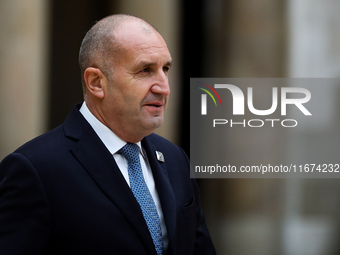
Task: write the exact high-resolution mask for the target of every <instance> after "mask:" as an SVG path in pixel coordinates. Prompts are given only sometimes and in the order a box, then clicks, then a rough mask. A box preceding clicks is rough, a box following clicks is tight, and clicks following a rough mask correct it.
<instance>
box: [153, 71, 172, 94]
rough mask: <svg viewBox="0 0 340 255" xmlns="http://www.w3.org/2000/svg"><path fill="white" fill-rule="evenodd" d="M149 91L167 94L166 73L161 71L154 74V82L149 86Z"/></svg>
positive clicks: (168, 88)
mask: <svg viewBox="0 0 340 255" xmlns="http://www.w3.org/2000/svg"><path fill="white" fill-rule="evenodd" d="M151 91H152V92H153V93H156V94H162V95H164V96H167V95H169V94H170V86H169V79H168V76H167V74H166V73H164V72H163V71H162V72H160V73H158V74H156V75H155V80H154V84H153V85H152V87H151Z"/></svg>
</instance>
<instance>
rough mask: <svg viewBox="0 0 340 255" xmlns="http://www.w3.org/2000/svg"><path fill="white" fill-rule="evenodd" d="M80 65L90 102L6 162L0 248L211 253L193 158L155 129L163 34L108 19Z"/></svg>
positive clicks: (165, 87)
mask: <svg viewBox="0 0 340 255" xmlns="http://www.w3.org/2000/svg"><path fill="white" fill-rule="evenodd" d="M79 63H80V68H81V73H82V84H83V90H84V99H85V102H84V103H83V104H79V105H76V106H75V107H74V108H73V110H72V111H71V113H70V115H69V116H68V118H67V119H66V121H65V122H64V124H63V125H61V126H59V127H57V128H56V129H54V130H52V131H50V132H48V133H46V134H44V135H42V136H40V137H37V138H35V139H34V140H32V141H30V142H28V143H27V144H25V145H23V146H22V147H20V148H19V149H18V150H16V151H15V152H13V153H12V154H10V155H9V156H7V157H6V158H5V159H4V160H3V161H2V162H1V164H0V254H2V255H7V254H16V255H19V254H25V255H27V254H32V255H33V254H34V255H38V254H49V255H50V254H63V255H66V254H72V255H74V254H81V255H85V254H96V255H97V254H98V255H105V254H110V255H112V254H129V255H132V254H138V255H143V254H145V255H146V254H174V255H175V254H176V255H179V254H183V255H189V254H205V255H209V254H215V249H214V247H213V244H212V241H211V238H210V235H209V232H208V229H207V227H206V223H205V220H204V215H203V212H202V210H201V207H200V202H199V192H198V187H197V184H196V181H195V180H194V179H190V163H189V160H188V158H187V156H186V155H185V153H184V152H183V150H182V149H181V148H179V147H178V146H176V145H174V144H172V143H170V142H169V141H167V140H166V139H164V138H162V137H160V136H158V135H156V134H153V131H154V130H155V129H156V128H157V127H159V126H160V125H161V124H162V123H163V115H164V111H165V108H166V106H167V102H168V96H169V93H170V90H169V84H168V71H169V69H170V66H171V56H170V53H169V51H168V48H167V45H166V43H165V42H164V40H163V38H162V37H161V36H160V34H159V33H158V32H157V31H156V30H155V29H154V28H153V27H152V26H151V25H149V24H148V23H146V22H145V21H143V20H141V19H138V18H136V17H132V16H127V15H113V16H109V17H107V18H104V19H103V20H101V21H99V22H98V23H96V24H95V25H94V26H93V27H92V28H91V29H90V31H89V32H88V33H87V34H86V36H85V38H84V40H83V42H82V46H81V49H80V55H79ZM126 148H127V149H126Z"/></svg>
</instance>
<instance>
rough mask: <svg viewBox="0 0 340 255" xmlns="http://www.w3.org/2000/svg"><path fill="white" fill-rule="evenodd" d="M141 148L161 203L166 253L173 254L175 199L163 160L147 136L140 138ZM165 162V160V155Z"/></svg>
mask: <svg viewBox="0 0 340 255" xmlns="http://www.w3.org/2000/svg"><path fill="white" fill-rule="evenodd" d="M142 145H143V148H144V149H145V151H146V154H147V157H148V160H149V163H150V166H151V169H152V173H153V177H154V180H155V184H156V189H157V192H158V195H159V199H160V201H161V205H162V211H163V215H164V220H165V224H166V228H167V232H168V237H169V246H168V254H174V250H175V237H176V234H175V233H176V224H175V223H176V200H175V195H174V193H173V191H172V187H171V184H170V181H169V177H168V170H167V168H166V164H165V163H164V162H161V161H158V160H157V156H156V151H160V152H162V151H161V150H159V149H157V147H156V145H155V144H153V143H152V142H151V141H150V140H149V139H148V137H146V138H144V139H143V140H142ZM164 156H165V162H166V160H167V158H166V155H164Z"/></svg>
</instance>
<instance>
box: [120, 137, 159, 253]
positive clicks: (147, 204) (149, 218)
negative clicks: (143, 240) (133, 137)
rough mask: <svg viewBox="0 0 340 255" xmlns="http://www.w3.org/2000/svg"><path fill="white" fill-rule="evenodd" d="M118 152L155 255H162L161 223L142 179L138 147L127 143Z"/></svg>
mask: <svg viewBox="0 0 340 255" xmlns="http://www.w3.org/2000/svg"><path fill="white" fill-rule="evenodd" d="M119 152H120V153H121V154H123V156H124V157H125V158H126V159H127V161H128V173H129V178H130V186H131V190H132V192H133V194H134V196H135V197H136V199H137V201H138V203H139V206H140V208H141V209H142V213H143V216H144V219H145V221H146V224H147V226H148V228H149V231H150V234H151V237H152V240H153V243H154V245H155V248H156V251H157V254H158V255H160V254H163V238H162V229H161V221H160V219H159V216H158V213H157V209H156V205H155V202H154V201H153V199H152V196H151V193H150V191H149V189H148V186H147V185H146V183H145V180H144V177H143V172H142V167H141V164H140V161H139V151H138V146H137V144H134V143H127V144H126V145H125V146H124V147H123V148H121V149H120V151H119Z"/></svg>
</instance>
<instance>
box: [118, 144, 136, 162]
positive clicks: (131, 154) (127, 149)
mask: <svg viewBox="0 0 340 255" xmlns="http://www.w3.org/2000/svg"><path fill="white" fill-rule="evenodd" d="M119 152H120V153H121V154H123V156H124V157H125V158H126V159H127V161H128V162H130V163H136V162H139V152H138V145H137V144H135V143H127V144H125V145H124V146H123V148H121V149H120V150H119Z"/></svg>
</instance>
